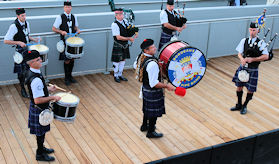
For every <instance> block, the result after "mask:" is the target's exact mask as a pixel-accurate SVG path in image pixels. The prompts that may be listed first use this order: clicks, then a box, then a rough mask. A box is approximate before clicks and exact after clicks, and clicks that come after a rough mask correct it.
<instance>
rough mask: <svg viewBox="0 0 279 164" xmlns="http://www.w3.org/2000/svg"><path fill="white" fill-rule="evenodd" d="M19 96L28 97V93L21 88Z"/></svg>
mask: <svg viewBox="0 0 279 164" xmlns="http://www.w3.org/2000/svg"><path fill="white" fill-rule="evenodd" d="M21 96H22V97H25V98H29V95H28V94H27V93H26V90H25V89H21Z"/></svg>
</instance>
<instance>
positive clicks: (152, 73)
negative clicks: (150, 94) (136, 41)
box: [144, 53, 160, 88]
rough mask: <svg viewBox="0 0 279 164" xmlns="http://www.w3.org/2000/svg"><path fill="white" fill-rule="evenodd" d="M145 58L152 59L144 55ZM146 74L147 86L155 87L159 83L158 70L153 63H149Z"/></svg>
mask: <svg viewBox="0 0 279 164" xmlns="http://www.w3.org/2000/svg"><path fill="white" fill-rule="evenodd" d="M144 55H145V56H147V57H152V55H149V54H146V53H144ZM146 72H147V74H148V79H149V85H150V87H151V88H153V87H154V86H155V85H157V84H158V83H159V80H158V76H159V72H160V68H159V66H158V64H157V63H156V62H155V61H151V62H149V63H148V64H147V66H146Z"/></svg>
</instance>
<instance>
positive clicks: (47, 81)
mask: <svg viewBox="0 0 279 164" xmlns="http://www.w3.org/2000/svg"><path fill="white" fill-rule="evenodd" d="M45 82H46V84H48V83H49V80H48V78H47V64H46V65H45Z"/></svg>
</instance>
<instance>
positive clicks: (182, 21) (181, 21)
mask: <svg viewBox="0 0 279 164" xmlns="http://www.w3.org/2000/svg"><path fill="white" fill-rule="evenodd" d="M176 5H177V11H178V14H177V13H175V15H176V17H175V18H176V20H175V21H176V27H182V26H183V25H184V24H185V23H186V22H187V18H185V16H184V9H185V6H186V3H183V11H182V15H181V14H180V9H179V3H178V0H176Z"/></svg>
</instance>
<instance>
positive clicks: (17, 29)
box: [4, 8, 39, 98]
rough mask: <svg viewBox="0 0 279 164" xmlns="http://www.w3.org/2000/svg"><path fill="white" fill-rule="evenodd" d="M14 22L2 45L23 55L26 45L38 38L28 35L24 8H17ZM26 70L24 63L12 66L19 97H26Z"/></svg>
mask: <svg viewBox="0 0 279 164" xmlns="http://www.w3.org/2000/svg"><path fill="white" fill-rule="evenodd" d="M16 17H17V18H16V20H15V21H14V23H13V24H11V25H10V27H9V30H8V32H7V34H6V35H5V37H4V43H5V44H9V45H15V46H16V51H17V52H19V53H20V54H23V52H24V51H26V50H27V49H28V48H27V45H26V44H27V43H28V42H29V41H34V42H38V41H39V39H38V38H32V37H31V36H30V35H29V34H30V26H29V23H28V22H27V21H26V13H25V10H24V8H18V9H17V10H16ZM27 70H28V66H27V64H26V63H25V62H21V63H19V64H17V63H15V64H14V73H17V78H18V80H19V83H20V87H21V96H22V97H26V98H27V97H28V94H27V93H26V90H25V87H24V81H25V74H26V71H27Z"/></svg>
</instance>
